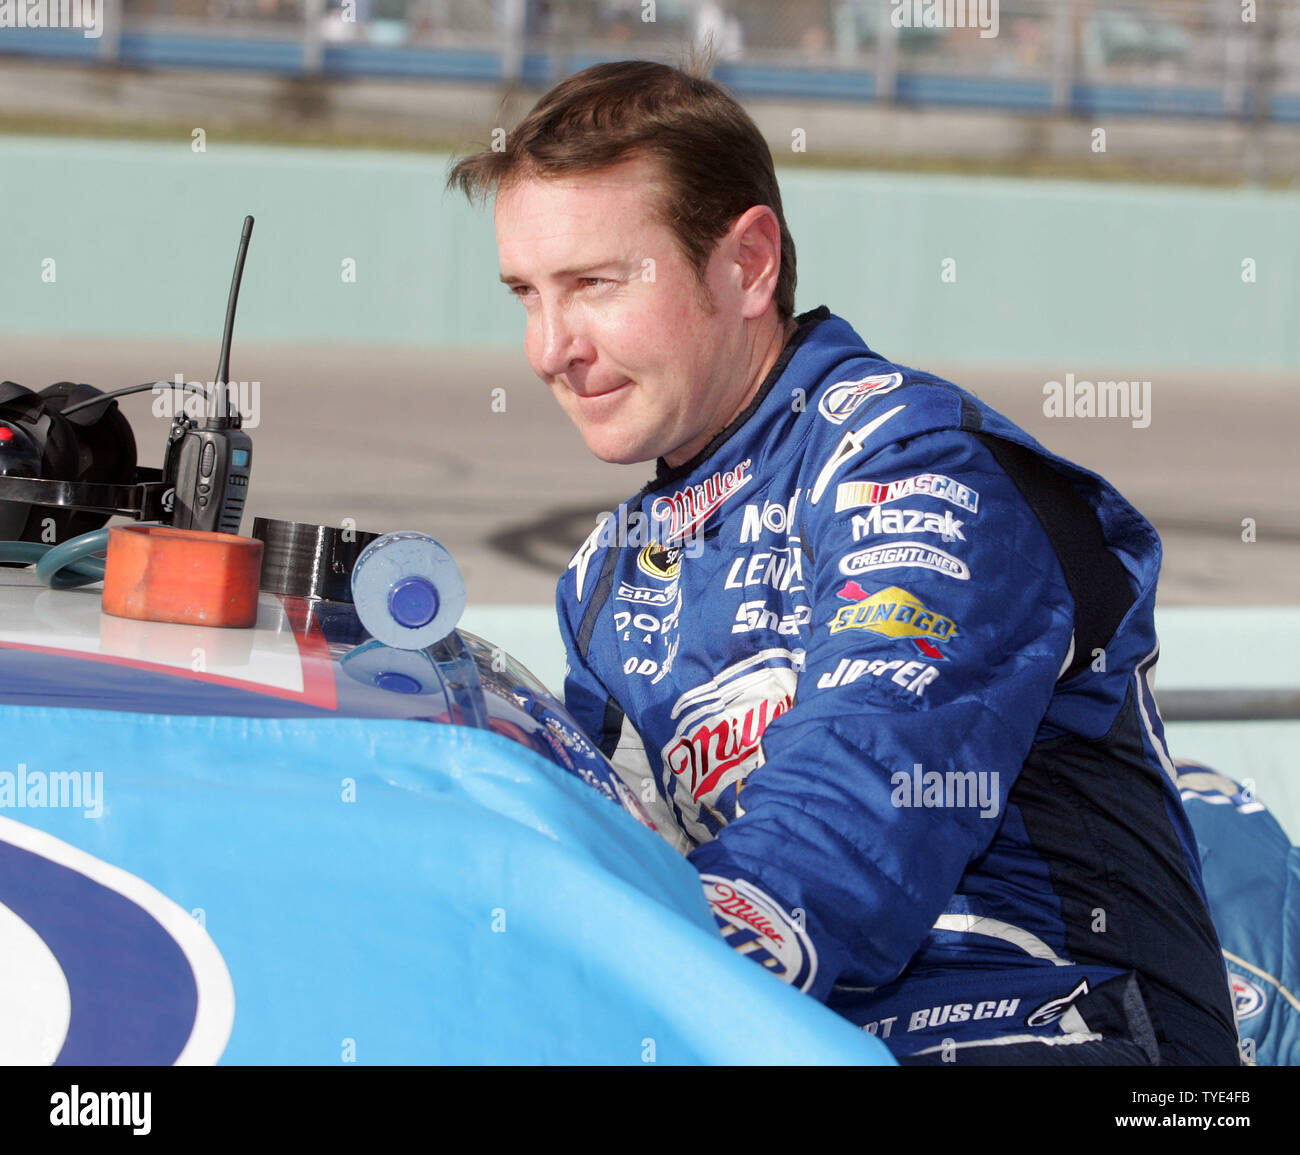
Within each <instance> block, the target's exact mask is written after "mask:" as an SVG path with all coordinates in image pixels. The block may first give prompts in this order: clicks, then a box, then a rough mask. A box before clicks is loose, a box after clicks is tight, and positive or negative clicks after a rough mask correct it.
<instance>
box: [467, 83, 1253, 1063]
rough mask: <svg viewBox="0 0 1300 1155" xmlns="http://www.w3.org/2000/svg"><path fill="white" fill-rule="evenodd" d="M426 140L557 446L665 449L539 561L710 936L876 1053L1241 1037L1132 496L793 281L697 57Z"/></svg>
mask: <svg viewBox="0 0 1300 1155" xmlns="http://www.w3.org/2000/svg"><path fill="white" fill-rule="evenodd" d="M451 179H452V182H453V183H458V184H459V185H460V187H462V188H463V189H465V191H467V192H471V193H481V192H483V191H485V190H487V189H490V188H495V190H496V194H497V195H496V221H497V239H498V248H499V251H500V255H501V263H502V280H503V281H505V282H506V284H507V286H508V287H509V289H510V291H511V292H512V293H513V294H514V295H515V296H517V297H518V298H519V299H520V300H521V302H522V303H523V307H524V311H525V317H526V332H525V350H526V352H527V355H528V357H529V360H530V363H531V364H532V365H533V368H534V369H535V371H536V372H537V373H538V375H539V376H540V377H541V378H542V379H543V381H545V382H546V383H547V384H548V385H549V386H550V388H551V389H552V392H553V393H554V394H555V396H556V398H557V400H558V401H559V403H560V404H561V406H562V407H563V408H564V409H565V411H566V413H568V415H569V416H570V417H571V418H572V419H573V421H574V422H575V424H576V425H577V427H578V429H579V431H580V432H581V434H582V435H583V437H584V439H585V440H586V442H587V445H588V447H589V448H591V449H592V451H593V452H595V453H596V454H597V456H599V457H601V458H603V459H605V460H608V461H622V462H632V461H643V460H650V459H654V458H657V459H658V467H657V474H656V476H655V478H654V479H653V480H652V481H651V482H649V484H647V485H646V487H645V488H644V489H643V490H642V491H641V492H640V493H638V494H636V495H635V496H634V497H632V498H631V499H629V500H628V501H627V502H625V503H624V505H623V506H622V507H620V509H619V510H618V511H616V513H615V514H614V515H613V516H612V517H610V518H608V519H606V520H604V521H603V522H602V523H601V525H599V526H598V527H597V528H596V530H595V531H594V532H593V533H592V535H591V536H590V537H589V538H588V540H587V541H586V542H585V543H584V544H583V545H582V546H581V547H580V548H579V549H578V551H577V553H576V555H575V556H574V558H573V560H572V561H571V562H570V564H569V566H568V569H567V571H566V572H565V573H564V575H563V577H562V579H561V581H560V585H559V591H558V605H559V615H560V623H561V630H562V633H563V636H564V640H565V644H566V646H567V648H568V659H569V673H568V678H567V681H566V686H565V698H566V703H567V705H568V707H569V709H570V710H571V711H572V712H573V714H574V716H575V718H576V719H577V720H578V722H579V723H580V724H581V725H582V726H583V728H584V729H585V730H586V731H587V732H588V733H589V734H590V735H591V737H592V738H593V740H595V741H596V742H597V744H598V745H599V746H600V748H601V749H602V750H603V751H604V752H605V753H606V754H607V755H608V756H609V757H610V758H611V759H612V761H613V763H614V765H615V766H616V768H617V769H618V772H619V774H620V776H621V777H622V778H623V780H624V781H625V782H626V784H627V785H628V786H629V788H630V789H632V790H633V791H634V792H636V794H637V795H638V796H639V797H640V799H641V800H642V802H643V803H644V804H645V805H646V807H647V809H648V810H649V812H650V814H651V817H652V818H653V819H654V820H655V823H656V825H657V827H658V828H659V830H660V832H661V834H663V835H664V837H665V838H667V839H668V840H669V841H670V842H672V843H673V844H674V845H675V846H677V847H678V848H679V849H680V850H681V851H682V853H684V854H686V855H687V856H688V857H689V859H690V861H691V862H692V863H693V864H694V865H695V867H696V868H697V869H698V870H699V872H700V876H701V881H702V883H703V885H704V889H705V894H706V897H707V899H708V901H709V902H710V904H711V906H712V909H713V911H714V914H715V917H716V919H717V922H718V925H719V927H720V929H721V931H722V933H723V935H724V937H725V938H726V939H727V940H728V941H729V942H730V943H731V944H732V945H733V946H734V947H735V948H736V949H737V950H738V951H741V952H742V953H745V954H747V955H749V956H750V957H751V958H753V959H754V960H755V961H756V962H758V963H760V964H761V965H762V966H764V967H766V968H767V969H768V970H769V971H770V972H771V973H772V974H773V975H775V976H777V977H778V978H781V979H783V980H784V981H786V982H788V983H791V984H792V985H794V986H796V987H798V988H799V989H801V990H803V991H806V992H807V993H808V994H810V995H811V996H813V997H814V998H817V999H820V1000H822V1001H824V1002H825V1003H826V1004H827V1005H828V1006H829V1007H831V1008H832V1009H834V1010H835V1011H837V1012H839V1013H840V1014H842V1015H844V1016H845V1017H847V1018H848V1019H850V1020H851V1021H852V1022H854V1023H856V1024H858V1025H860V1026H862V1027H863V1028H864V1029H866V1030H867V1031H870V1032H872V1033H873V1034H875V1035H877V1036H878V1037H879V1038H881V1039H882V1040H883V1041H884V1042H885V1043H886V1044H887V1045H888V1046H889V1047H890V1049H891V1050H892V1051H893V1052H894V1053H895V1055H897V1056H899V1057H900V1059H902V1060H903V1061H905V1062H915V1063H927V1062H935V1063H938V1062H957V1063H962V1062H973V1063H993V1062H1035V1063H1099V1062H1112V1063H1116V1062H1117V1063H1152V1064H1155V1063H1235V1062H1236V1061H1237V1049H1236V1032H1235V1029H1234V1025H1233V1012H1232V1005H1231V1001H1230V997H1229V992H1228V986H1227V982H1226V979H1225V974H1224V968H1223V964H1222V960H1221V958H1220V955H1219V947H1218V942H1217V939H1216V936H1215V931H1214V928H1213V926H1212V925H1211V922H1210V919H1209V916H1208V914H1207V911H1206V905H1205V897H1204V892H1203V888H1202V883H1201V876H1200V868H1199V862H1198V859H1197V855H1196V849H1195V842H1194V839H1193V838H1192V835H1191V832H1190V829H1189V826H1188V823H1187V819H1186V816H1185V814H1184V812H1183V809H1182V806H1181V803H1180V801H1179V796H1178V790H1177V786H1176V784H1175V773H1174V768H1173V764H1172V763H1171V761H1170V759H1169V756H1168V754H1167V752H1166V750H1165V745H1164V739H1163V732H1162V727H1161V722H1160V717H1159V714H1158V712H1157V710H1156V705H1155V701H1154V699H1153V697H1152V691H1151V673H1152V669H1153V667H1154V665H1155V661H1156V655H1157V645H1156V639H1155V636H1154V630H1153V625H1152V610H1153V604H1154V599H1155V586H1156V577H1157V573H1158V570H1159V566H1160V543H1159V539H1158V538H1157V536H1156V534H1155V531H1154V530H1153V529H1152V528H1151V526H1150V525H1149V524H1148V523H1147V522H1146V521H1145V520H1144V519H1143V518H1142V517H1141V516H1140V515H1139V514H1138V513H1137V512H1136V511H1135V510H1134V509H1133V508H1132V507H1131V506H1130V505H1128V504H1127V503H1126V502H1125V501H1124V500H1123V498H1121V497H1120V496H1119V494H1118V493H1116V491H1115V490H1114V489H1113V488H1111V487H1110V486H1109V485H1108V484H1107V483H1106V482H1105V481H1104V480H1102V479H1101V478H1099V477H1097V476H1096V475H1095V474H1092V473H1090V472H1088V471H1086V470H1084V469H1081V468H1079V467H1077V466H1074V465H1071V464H1069V463H1068V462H1065V461H1063V460H1061V459H1060V458H1057V457H1054V456H1053V455H1051V454H1050V453H1048V452H1047V451H1046V450H1045V449H1043V448H1042V447H1041V446H1040V445H1038V444H1037V443H1036V442H1035V441H1034V440H1033V439H1032V438H1030V437H1029V436H1028V435H1027V434H1025V433H1024V432H1023V431H1021V430H1020V429H1018V428H1016V427H1015V426H1014V425H1013V424H1011V423H1010V422H1009V421H1007V420H1006V419H1005V418H1003V417H1002V416H1000V415H999V414H997V413H995V412H994V411H993V410H991V409H989V408H988V407H987V406H986V405H984V404H983V403H981V402H980V401H979V400H978V399H977V398H975V397H973V396H972V395H971V394H969V393H966V392H964V391H963V390H961V389H959V388H957V387H956V386H954V385H952V384H950V383H948V382H946V381H943V380H940V379H939V378H937V377H934V376H932V375H930V374H928V373H923V372H918V371H915V370H912V369H907V368H904V367H901V366H898V365H895V364H892V363H891V362H889V361H887V360H885V359H884V358H883V357H881V356H880V355H879V354H877V353H875V352H873V351H872V350H871V349H869V348H868V347H867V346H866V344H865V343H864V342H863V341H862V339H861V338H860V337H859V336H858V335H857V333H855V332H854V330H853V328H852V327H851V326H850V325H849V324H848V323H847V322H846V321H844V320H843V319H841V318H839V317H837V316H835V315H833V314H832V313H830V312H829V311H828V310H827V309H826V308H819V309H815V310H813V311H811V312H805V313H803V314H802V315H800V316H798V317H796V316H794V312H793V291H794V247H793V243H792V242H791V241H790V238H789V234H788V231H787V229H786V226H785V223H784V220H783V219H782V217H781V205H780V194H779V191H778V190H777V188H776V182H775V176H774V175H773V171H772V167H771V157H770V153H769V152H768V150H767V147H766V145H765V144H764V143H763V140H762V137H761V136H760V135H759V134H758V131H757V129H756V128H755V127H754V126H753V124H752V122H751V121H750V120H749V118H748V117H747V116H746V115H745V113H744V112H743V111H742V110H740V108H739V106H738V105H736V104H735V102H734V101H732V100H731V98H730V97H729V96H727V95H726V94H725V92H724V91H723V90H722V89H721V88H720V87H719V86H717V85H715V84H713V83H711V82H709V81H707V80H703V79H700V78H698V77H693V76H689V75H687V74H685V73H682V72H679V71H677V70H675V69H671V68H668V67H666V66H663V65H657V64H649V63H646V62H622V63H618V64H610V65H599V66H597V67H595V68H592V69H588V70H586V71H585V72H583V73H579V74H578V75H577V76H575V77H571V78H570V79H569V80H566V81H564V82H563V83H562V84H560V85H559V86H557V88H556V89H554V90H552V92H551V93H549V94H547V95H546V96H545V97H543V98H542V100H541V101H540V102H539V103H538V105H537V106H536V107H535V108H534V110H533V111H532V112H531V113H530V114H529V116H528V117H527V118H526V119H525V120H524V121H523V122H522V123H521V124H520V125H519V126H518V127H517V128H516V129H515V130H514V132H512V133H511V134H510V135H509V136H508V138H507V141H506V146H505V148H504V149H503V150H493V151H489V152H484V153H480V154H477V155H476V156H474V157H470V158H468V159H467V160H464V161H462V162H460V164H459V165H458V166H457V168H456V169H455V170H453V173H452V178H451ZM647 272H648V275H647Z"/></svg>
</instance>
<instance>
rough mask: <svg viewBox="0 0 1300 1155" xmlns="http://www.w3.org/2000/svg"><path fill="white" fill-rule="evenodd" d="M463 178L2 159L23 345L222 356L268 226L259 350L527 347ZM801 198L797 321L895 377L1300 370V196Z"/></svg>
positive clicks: (155, 149)
mask: <svg viewBox="0 0 1300 1155" xmlns="http://www.w3.org/2000/svg"><path fill="white" fill-rule="evenodd" d="M448 160H449V158H448V157H447V156H420V155H407V154H392V153H380V152H363V151H334V150H315V149H305V148H303V149H299V148H290V147H284V146H275V147H269V146H268V147H256V146H234V145H227V144H224V143H222V142H221V141H220V139H219V138H218V137H217V136H216V134H215V133H212V134H209V137H208V140H207V151H206V152H203V153H195V152H193V151H192V150H191V147H190V141H189V139H181V140H178V141H177V142H176V143H174V144H166V143H161V144H160V143H137V142H111V141H89V140H87V141H82V140H69V139H54V140H45V139H41V138H28V137H10V138H0V209H2V210H3V220H4V228H3V229H0V334H3V333H6V332H7V333H25V334H35V335H40V334H48V335H50V336H59V335H63V334H77V335H100V334H102V335H111V336H117V337H123V338H144V337H161V338H168V339H171V338H186V339H188V338H199V339H203V338H213V339H215V335H216V333H217V332H218V330H219V327H220V322H221V317H222V314H223V310H224V305H225V297H226V289H227V285H228V282H229V275H230V268H231V264H232V261H233V258H234V251H235V244H236V241H237V239H238V235H239V225H240V222H241V220H242V219H243V217H244V215H245V214H246V213H252V214H253V215H254V216H255V217H256V218H257V231H256V235H255V239H254V242H253V249H252V255H251V256H250V259H249V266H248V276H247V277H246V279H245V285H244V290H243V296H242V298H241V305H240V321H239V332H240V337H241V339H243V340H248V341H255V340H258V341H284V342H291V343H299V342H311V341H328V342H357V343H379V344H403V345H410V344H426V345H442V346H478V347H483V346H490V347H515V346H517V344H518V341H519V337H520V332H521V321H520V316H519V313H518V306H517V305H516V304H514V303H513V302H511V301H510V300H509V299H508V297H507V294H506V291H505V290H504V289H503V288H502V287H501V286H500V284H499V283H498V282H497V273H498V266H497V260H496V248H495V241H494V236H493V229H492V219H491V213H490V211H489V210H475V209H473V208H471V207H470V206H469V205H467V204H466V203H464V201H463V199H462V198H460V197H459V195H453V194H450V193H448V194H444V193H443V181H444V178H445V173H446V170H447V165H448ZM781 181H782V188H783V196H784V198H785V205H786V212H787V216H788V219H789V222H790V227H791V230H792V232H793V235H794V238H795V241H796V244H797V247H798V253H799V266H800V282H799V292H798V308H799V309H801V310H802V309H806V308H811V307H813V306H815V305H818V304H823V303H825V304H829V305H830V306H831V307H832V309H834V310H835V311H836V312H839V313H840V314H842V315H844V316H846V317H847V318H848V319H849V320H850V321H852V322H853V323H854V324H855V325H856V326H857V327H858V328H859V330H860V331H861V332H862V333H863V334H864V336H866V337H867V339H868V340H869V341H873V342H875V343H878V344H879V346H880V348H881V351H882V352H885V353H887V354H888V355H890V356H891V357H894V358H896V359H899V360H903V361H912V362H930V361H944V362H955V363H959V364H963V365H978V364H981V363H987V364H1008V363H1014V362H1023V363H1032V364H1037V365H1042V364H1051V363H1053V362H1055V363H1059V364H1061V365H1062V371H1065V370H1066V369H1069V368H1071V366H1073V365H1079V364H1098V363H1101V362H1104V363H1106V364H1108V365H1112V366H1117V367H1122V366H1123V365H1124V364H1127V363H1131V364H1132V365H1134V366H1135V368H1136V367H1138V366H1143V367H1147V366H1159V367H1162V368H1177V367H1190V366H1201V367H1205V368H1207V369H1213V368H1223V369H1237V370H1245V371H1251V370H1287V369H1296V368H1300V196H1297V195H1296V194H1295V193H1283V192H1259V191H1238V190H1212V189H1189V188H1181V187H1165V186H1127V185H1113V184H1086V183H1079V182H1055V181H1030V180H1012V179H994V178H959V177H951V176H909V175H900V174H892V173H868V172H838V171H819V170H811V169H783V170H782V172H781ZM49 259H52V260H53V261H54V262H55V263H54V266H53V269H54V274H55V279H54V280H53V281H52V282H50V281H44V280H42V271H43V269H44V268H48V267H49V266H47V265H44V264H43V262H45V261H47V260H49ZM1247 259H1250V260H1253V261H1255V262H1256V265H1255V272H1254V276H1255V280H1254V282H1253V283H1250V282H1247V281H1243V274H1242V269H1243V265H1242V262H1243V261H1245V260H1247ZM345 260H353V261H355V262H356V279H355V281H354V282H348V281H345V280H344V278H343V275H342V274H343V262H344V261H345ZM946 260H951V261H953V262H954V265H953V266H950V269H951V268H955V273H956V280H955V281H945V280H944V279H943V271H944V262H945V261H946Z"/></svg>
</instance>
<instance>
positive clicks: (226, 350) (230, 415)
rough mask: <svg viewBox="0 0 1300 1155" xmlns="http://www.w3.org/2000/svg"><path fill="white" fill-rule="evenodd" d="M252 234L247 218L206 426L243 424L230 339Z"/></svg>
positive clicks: (240, 239) (231, 283)
mask: <svg viewBox="0 0 1300 1155" xmlns="http://www.w3.org/2000/svg"><path fill="white" fill-rule="evenodd" d="M252 235H253V218H252V217H245V218H244V231H243V234H242V235H241V236H240V238H239V252H238V254H237V255H236V256H235V275H234V277H233V278H231V281H230V300H229V301H227V302H226V330H225V332H224V333H223V334H222V335H221V356H220V358H219V359H218V361H217V379H216V380H215V381H214V382H213V389H212V395H211V396H210V397H209V398H208V419H207V424H206V425H205V426H204V428H205V429H232V428H233V429H238V428H239V427H240V426H241V425H242V424H243V419H242V418H241V417H240V414H239V409H238V407H237V406H236V405H234V404H233V403H232V402H231V400H230V390H229V388H228V386H229V384H230V381H229V378H230V339H231V338H232V337H233V336H234V334H235V305H236V304H237V303H238V301H239V282H240V281H241V280H243V277H244V258H245V257H246V256H247V255H248V241H249V238H250V237H252Z"/></svg>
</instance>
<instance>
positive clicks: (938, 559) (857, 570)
mask: <svg viewBox="0 0 1300 1155" xmlns="http://www.w3.org/2000/svg"><path fill="white" fill-rule="evenodd" d="M900 567H902V568H920V569H932V570H934V571H935V573H941V574H943V575H944V576H946V577H951V578H956V579H957V580H958V581H963V582H964V581H969V580H970V566H968V565H967V564H966V563H965V562H964V561H962V560H961V559H960V558H956V557H953V556H952V554H950V553H945V552H944V551H943V550H941V549H935V548H934V547H933V546H929V545H923V544H922V543H921V542H919V541H898V542H890V543H889V544H888V545H873V546H871V548H869V549H860V550H858V551H857V552H856V553H850V554H846V555H845V556H844V557H842V558H840V573H842V574H844V575H845V576H846V577H856V576H857V575H858V574H864V573H870V572H871V571H872V570H877V569H896V568H900Z"/></svg>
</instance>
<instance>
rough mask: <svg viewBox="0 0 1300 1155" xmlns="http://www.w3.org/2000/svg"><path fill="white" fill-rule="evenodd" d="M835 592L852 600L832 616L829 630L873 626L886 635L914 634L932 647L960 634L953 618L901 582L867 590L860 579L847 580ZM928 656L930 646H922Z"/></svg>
mask: <svg viewBox="0 0 1300 1155" xmlns="http://www.w3.org/2000/svg"><path fill="white" fill-rule="evenodd" d="M836 596H837V597H841V598H845V599H846V600H850V601H852V602H853V605H851V606H845V607H844V608H843V609H841V610H838V611H837V612H836V614H835V616H834V617H833V618H832V619H831V620H830V623H829V624H830V632H831V633H832V634H838V633H840V632H841V631H843V630H870V631H871V632H872V633H873V634H879V635H880V636H881V637H885V638H912V639H913V640H915V641H916V642H917V644H918V645H920V643H922V642H925V643H927V644H928V645H929V646H930V648H931V649H933V648H934V646H933V644H934V643H935V642H947V641H951V640H952V639H953V638H955V637H956V636H957V623H956V622H954V621H953V620H952V618H946V617H944V616H943V614H940V613H936V612H935V611H934V610H931V609H929V608H927V607H926V605H925V603H924V602H922V601H921V599H920V598H918V597H917V596H916V595H915V594H911V593H908V591H907V590H905V589H902V588H900V587H899V586H889V587H888V588H887V589H883V590H877V591H876V592H875V593H874V594H872V593H868V592H867V591H866V590H864V589H863V588H862V587H861V586H860V585H858V583H857V582H845V583H844V585H843V587H841V588H840V589H839V590H837V591H836ZM921 652H922V653H924V654H926V656H927V657H929V656H932V655H931V654H930V651H929V650H928V649H924V648H923V649H922V651H921Z"/></svg>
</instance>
